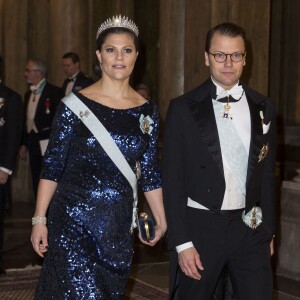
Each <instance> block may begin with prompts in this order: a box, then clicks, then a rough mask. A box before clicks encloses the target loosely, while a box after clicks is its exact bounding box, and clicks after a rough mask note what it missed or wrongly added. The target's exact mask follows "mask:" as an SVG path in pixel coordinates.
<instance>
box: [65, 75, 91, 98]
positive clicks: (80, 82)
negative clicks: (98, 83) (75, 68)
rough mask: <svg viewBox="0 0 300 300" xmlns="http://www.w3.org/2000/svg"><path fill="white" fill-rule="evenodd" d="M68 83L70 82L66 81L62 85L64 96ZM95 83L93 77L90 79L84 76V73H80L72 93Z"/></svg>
mask: <svg viewBox="0 0 300 300" xmlns="http://www.w3.org/2000/svg"><path fill="white" fill-rule="evenodd" d="M68 82H69V80H68V79H65V81H64V83H63V85H62V89H63V91H64V94H65V93H66V88H67V85H68ZM93 83H94V80H93V79H92V78H91V77H88V76H87V75H84V74H83V73H82V72H79V73H78V74H77V76H76V80H75V82H74V85H73V88H72V92H78V91H80V90H82V89H84V88H85V87H87V86H89V85H91V84H93Z"/></svg>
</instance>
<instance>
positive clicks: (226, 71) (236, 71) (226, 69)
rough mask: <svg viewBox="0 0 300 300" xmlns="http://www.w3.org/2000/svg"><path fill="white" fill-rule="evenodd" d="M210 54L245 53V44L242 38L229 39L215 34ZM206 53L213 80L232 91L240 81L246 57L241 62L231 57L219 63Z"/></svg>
mask: <svg viewBox="0 0 300 300" xmlns="http://www.w3.org/2000/svg"><path fill="white" fill-rule="evenodd" d="M209 52H210V53H212V54H215V53H220V52H222V53H225V54H231V53H236V52H241V53H245V44H244V41H243V39H242V37H240V36H237V37H229V36H225V35H220V34H218V33H215V34H214V35H213V37H212V40H211V46H210V49H209ZM210 53H207V52H205V65H206V66H208V67H209V69H210V73H211V75H212V77H213V79H214V80H215V81H216V82H217V83H218V84H219V85H220V86H221V87H222V88H224V89H225V90H229V89H231V88H232V87H233V86H234V85H235V84H236V83H237V82H238V81H239V79H240V77H241V75H242V72H243V68H244V65H245V64H246V62H245V56H244V57H243V59H242V60H241V61H240V62H233V61H232V60H231V58H230V56H229V55H227V58H226V60H225V62H223V63H219V62H217V61H216V60H215V58H214V56H213V55H211V54H210Z"/></svg>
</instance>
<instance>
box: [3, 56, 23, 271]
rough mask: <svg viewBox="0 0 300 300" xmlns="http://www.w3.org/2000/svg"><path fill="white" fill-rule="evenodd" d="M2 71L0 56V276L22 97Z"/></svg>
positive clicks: (19, 141) (20, 124) (20, 131)
mask: <svg viewBox="0 0 300 300" xmlns="http://www.w3.org/2000/svg"><path fill="white" fill-rule="evenodd" d="M3 73H4V72H3V60H2V58H1V57H0V276H1V275H4V274H5V269H4V266H3V261H2V251H3V218H4V210H5V204H6V200H7V199H6V194H7V193H6V189H7V184H8V179H9V177H10V176H11V175H12V173H13V169H14V166H15V162H16V158H17V155H18V150H19V147H20V143H21V134H22V117H23V113H22V111H23V110H22V98H21V96H20V95H19V94H17V93H16V92H14V91H13V90H11V89H10V88H8V87H6V86H5V85H4V84H3V82H2V79H3Z"/></svg>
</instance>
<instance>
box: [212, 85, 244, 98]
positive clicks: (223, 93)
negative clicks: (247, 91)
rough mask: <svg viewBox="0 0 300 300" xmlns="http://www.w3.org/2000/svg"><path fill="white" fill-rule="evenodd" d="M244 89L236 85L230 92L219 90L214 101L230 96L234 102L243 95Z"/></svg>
mask: <svg viewBox="0 0 300 300" xmlns="http://www.w3.org/2000/svg"><path fill="white" fill-rule="evenodd" d="M243 92H244V89H243V87H242V86H241V85H236V86H234V87H233V88H232V89H230V90H221V91H220V93H219V95H218V96H217V99H216V100H219V99H222V98H226V97H228V96H231V97H232V98H234V99H235V100H239V99H240V98H241V97H242V95H243Z"/></svg>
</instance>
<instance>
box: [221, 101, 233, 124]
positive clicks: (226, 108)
mask: <svg viewBox="0 0 300 300" xmlns="http://www.w3.org/2000/svg"><path fill="white" fill-rule="evenodd" d="M230 109H231V106H230V105H229V103H228V102H227V103H226V104H225V105H224V112H223V114H222V118H223V119H227V120H232V117H231V113H230Z"/></svg>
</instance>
